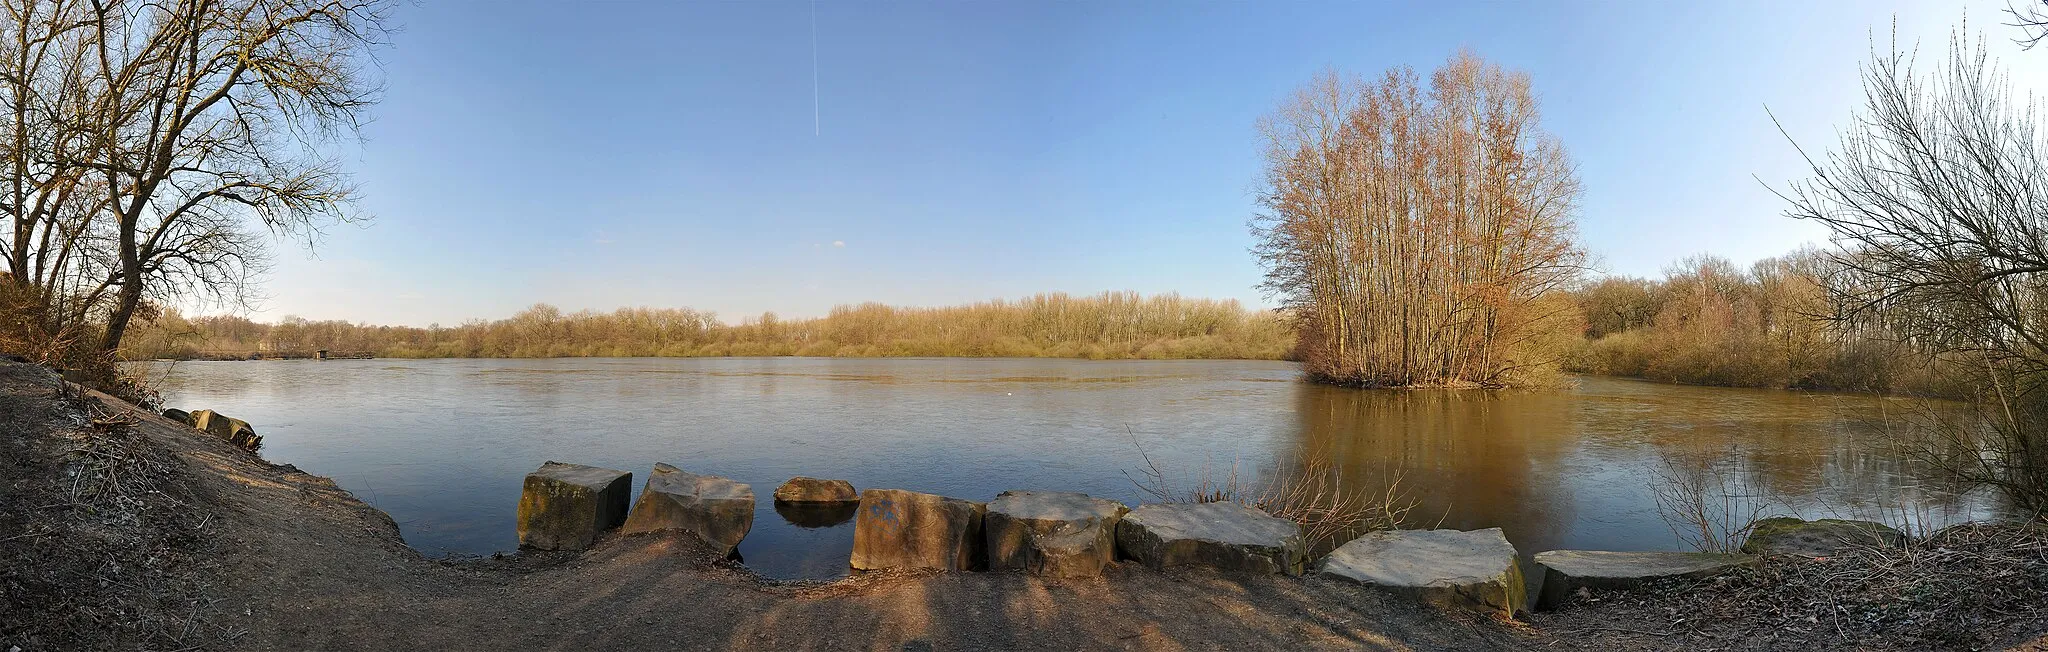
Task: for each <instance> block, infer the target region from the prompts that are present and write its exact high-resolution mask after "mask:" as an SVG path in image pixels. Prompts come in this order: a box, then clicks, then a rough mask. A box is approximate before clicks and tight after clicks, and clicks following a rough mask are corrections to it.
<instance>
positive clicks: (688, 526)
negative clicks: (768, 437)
mask: <svg viewBox="0 0 2048 652" xmlns="http://www.w3.org/2000/svg"><path fill="white" fill-rule="evenodd" d="M753 529H754V488H753V487H752V486H749V485H747V484H746V483H743V482H734V481H732V480H730V479H727V478H721V477H718V476H715V475H698V474H695V473H691V472H689V471H684V470H682V469H679V468H676V467H674V466H672V465H669V464H664V463H661V462H656V463H655V464H654V472H653V473H651V474H649V475H648V476H647V486H646V487H644V488H642V489H641V490H640V500H639V501H638V502H636V503H634V504H633V515H632V516H630V517H627V518H626V528H625V530H624V532H626V533H627V534H635V533H640V532H654V531H657V530H683V531H686V532H689V533H691V534H695V535H697V536H698V537H699V538H702V539H704V541H705V542H707V543H710V544H711V545H712V547H713V548H715V549H717V550H720V551H722V552H724V553H725V554H726V555H731V554H733V553H734V552H735V551H737V550H739V546H740V541H741V540H744V539H746V538H747V532H749V531H751V530H753Z"/></svg>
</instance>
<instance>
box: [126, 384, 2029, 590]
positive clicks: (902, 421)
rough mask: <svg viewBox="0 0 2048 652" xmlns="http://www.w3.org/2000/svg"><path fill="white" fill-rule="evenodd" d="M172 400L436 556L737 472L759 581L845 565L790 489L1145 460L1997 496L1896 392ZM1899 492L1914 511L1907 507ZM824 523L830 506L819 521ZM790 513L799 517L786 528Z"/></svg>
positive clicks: (1428, 497)
mask: <svg viewBox="0 0 2048 652" xmlns="http://www.w3.org/2000/svg"><path fill="white" fill-rule="evenodd" d="M155 372H156V373H159V374H164V373H167V374H168V375H167V377H166V380H165V381H164V383H163V386H164V396H165V399H166V402H167V404H168V405H171V406H174V407H181V408H186V409H198V408H212V409H215V410H219V411H221V412H224V413H227V414H229V415H231V416H235V417H239V418H242V419H245V420H247V421H249V422H250V423H251V424H254V425H255V427H256V429H257V431H258V432H260V433H262V434H263V436H264V449H263V454H264V457H266V458H268V459H270V460H271V461H274V462H280V463H291V464H295V465H297V466H298V467H299V468H301V469H304V470H305V471H307V472H309V473H314V474H319V475H324V476H328V477H331V478H333V479H334V480H335V481H336V482H338V483H340V485H341V486H342V487H344V488H346V489H348V490H349V491H351V492H354V493H355V494H356V495H357V496H358V497H361V498H362V499H363V500H365V501H368V502H370V503H371V504H374V505H375V506H377V507H378V508H381V509H383V510H384V511H386V512H389V513H390V514H391V515H392V517H393V518H395V519H396V520H397V521H398V523H399V526H400V528H401V529H402V530H403V531H404V534H405V539H406V541H407V542H408V543H410V544H411V545H413V546H414V547H417V548H419V549H421V550H424V551H427V552H429V553H469V554H485V553H490V552H494V551H508V550H512V549H514V548H515V547H516V544H517V540H516V535H515V533H514V527H513V525H514V524H513V517H514V513H515V511H516V509H517V505H518V501H519V492H520V486H521V482H522V479H523V477H524V476H525V474H526V473H528V472H530V471H532V470H533V469H534V467H536V466H539V465H540V463H541V462H543V461H547V460H558V461H564V462H576V463H581V464H592V465H598V466H605V467H610V468H616V469H621V470H629V471H632V472H633V475H634V482H635V487H634V490H635V494H636V496H637V494H638V490H639V486H638V485H639V484H640V483H642V482H644V481H645V480H646V477H647V472H648V469H649V467H651V466H652V465H653V463H654V462H657V461H660V462H668V463H671V464H674V465H676V466H679V467H682V468H684V469H686V470H689V471H693V472H698V473H708V474H714V475H722V476H726V477H730V478H734V479H736V480H739V481H742V482H747V483H751V484H752V485H753V486H754V492H755V494H756V495H757V496H758V497H759V498H760V499H761V500H760V506H759V510H760V511H759V513H758V514H757V515H756V516H755V520H754V529H753V532H752V534H750V535H749V536H748V537H747V539H746V541H745V542H744V543H742V544H741V546H740V552H741V554H742V555H743V556H744V557H745V559H746V562H747V564H748V565H749V566H751V567H753V568H755V569H756V570H759V571H760V572H762V573H763V574H765V575H768V576H771V577H783V578H799V577H807V578H821V577H833V576H837V575H841V574H844V573H845V567H846V560H847V555H848V553H849V551H850V550H851V548H852V541H853V532H852V525H851V523H843V524H839V525H828V526H825V527H806V526H817V525H821V523H820V522H819V520H818V519H817V518H815V517H808V518H807V517H805V515H792V516H794V517H795V519H794V520H795V521H797V522H792V519H789V518H785V517H784V516H783V515H780V514H778V513H776V511H775V509H774V507H773V506H772V502H773V501H772V500H769V494H770V493H772V492H773V491H774V490H775V487H776V486H777V485H779V484H781V483H782V481H783V480H786V479H788V478H789V477H791V476H795V475H809V476H815V477H824V478H843V479H846V480H850V481H852V482H853V483H854V485H855V486H856V487H862V488H868V487H877V488H904V489H912V490H917V491H925V492H932V493H940V494H945V495H949V496H956V497H960V498H968V499H972V500H989V499H992V498H994V497H995V495H996V494H997V493H999V492H1001V491H1004V490H1007V489H1040V490H1062V491H1082V492H1087V493H1090V494H1095V495H1099V496H1104V497H1109V498H1115V499H1120V500H1123V501H1125V502H1127V503H1132V504H1136V503H1138V502H1143V499H1145V498H1146V496H1145V494H1144V493H1143V492H1142V491H1140V490H1139V489H1138V488H1137V487H1136V486H1135V485H1134V483H1133V482H1132V480H1131V477H1133V476H1136V477H1143V476H1142V473H1141V470H1142V469H1144V468H1145V466H1146V465H1145V462H1144V461H1143V459H1142V458H1141V456H1140V455H1139V450H1140V449H1141V448H1142V450H1144V451H1145V452H1146V453H1147V454H1149V455H1150V456H1151V457H1152V459H1153V460H1154V461H1155V462H1157V463H1158V465H1159V466H1160V467H1161V468H1163V469H1166V470H1167V471H1169V473H1170V474H1171V476H1170V479H1171V480H1174V481H1175V482H1177V483H1182V484H1185V483H1188V482H1191V481H1192V480H1193V479H1194V478H1195V477H1196V476H1198V475H1199V474H1200V472H1201V471H1202V469H1204V468H1208V469H1211V470H1212V471H1215V472H1219V474H1220V472H1221V471H1224V470H1227V469H1228V468H1229V467H1230V466H1231V465H1232V464H1237V465H1239V467H1240V468H1242V469H1245V470H1246V471H1247V472H1250V471H1252V470H1253V469H1257V468H1264V467H1266V466H1267V465H1270V464H1273V463H1274V462H1275V461H1291V460H1299V459H1302V458H1303V456H1320V457H1321V458H1322V459H1327V460H1330V461H1331V462H1333V463H1334V464H1335V465H1336V466H1338V467H1340V468H1342V469H1343V471H1344V473H1345V474H1346V477H1347V482H1351V483H1359V484H1364V485H1374V484H1376V483H1384V481H1385V479H1386V478H1389V477H1393V476H1394V474H1399V475H1400V477H1401V478H1402V481H1401V482H1402V486H1403V487H1407V488H1408V489H1410V490H1411V491H1413V492H1414V493H1413V495H1414V496H1415V497H1416V498H1418V499H1419V500H1420V501H1421V503H1420V505H1419V506H1418V507H1417V508H1416V509H1415V511H1414V512H1412V514H1413V515H1414V516H1411V526H1413V525H1414V522H1415V521H1418V520H1419V521H1422V525H1424V526H1427V525H1431V524H1434V523H1435V522H1436V520H1437V519H1439V518H1441V519H1442V521H1443V526H1445V527H1454V528H1458V529H1471V528H1480V527H1496V526H1497V527H1501V528H1504V529H1506V531H1507V534H1508V538H1509V539H1510V540H1512V541H1513V542H1514V543H1515V545H1516V546H1517V548H1518V549H1520V550H1521V551H1522V552H1523V553H1524V554H1530V553H1534V552H1537V551H1542V550H1549V549H1556V548H1593V549H1605V550H1662V549H1682V547H1683V542H1682V540H1681V539H1680V538H1679V536H1678V535H1677V534H1675V533H1674V532H1673V531H1672V529H1671V527H1670V526H1669V525H1668V524H1667V523H1666V522H1665V521H1664V520H1663V518H1662V517H1660V516H1659V512H1658V510H1657V508H1656V504H1655V500H1654V498H1653V496H1654V494H1653V490H1652V485H1653V484H1654V483H1655V481H1656V478H1657V477H1658V476H1659V475H1660V474H1667V475H1668V473H1669V471H1668V469H1669V468H1671V466H1672V465H1673V464H1674V463H1677V465H1678V466H1679V467H1681V468H1690V467H1691V466H1692V465H1694V464H1695V463H1698V462H1702V461H1704V462H1711V463H1715V464H1718V465H1720V466H1721V467H1722V468H1727V469H1733V470H1735V471H1736V472H1738V473H1739V474H1740V475H1741V476H1742V477H1743V478H1745V481H1744V482H1745V486H1747V487H1750V488H1751V489H1747V490H1745V491H1755V492H1759V493H1769V494H1771V495H1774V496H1783V497H1784V498H1783V499H1782V501H1781V503H1780V504H1779V505H1778V506H1777V509H1775V510H1774V511H1779V512H1796V513H1799V514H1801V515H1803V516H1806V517H1808V518H1816V517H1821V516H1841V517H1866V518H1878V519H1880V520H1889V521H1899V520H1901V519H1902V518H1908V517H1910V518H1917V519H1928V520H1931V521H1932V522H1937V523H1939V522H1947V521H1953V520H1960V519H1967V518H1972V517H1977V516H1981V515H1983V514H1984V513H1986V512H1988V510H1990V509H1992V505H1991V504H1990V503H1991V501H1990V500H1989V499H1987V498H1984V497H1982V496H1963V497H1956V496H1950V495H1946V494H1941V493H1938V492H1935V491H1932V490H1929V489H1924V488H1923V483H1921V482H1920V481H1919V480H1917V478H1919V477H1921V476H1923V475H1926V474H1925V473H1922V472H1920V471H1919V470H1918V469H1916V467H1915V466H1914V465H1913V464H1910V463H1908V462H1907V461H1906V460H1905V459H1903V458H1902V457H1900V456H1897V455H1893V454H1889V453H1887V452H1885V451H1886V450H1887V447H1885V446H1882V445H1881V444H1880V442H1879V437H1878V432H1879V430H1880V429H1881V426H1880V425H1879V420H1880V419H1879V418H1880V417H1881V416H1882V415H1885V414H1887V413H1897V412H1898V411H1900V410H1903V409H1907V407H1908V406H1907V404H1906V403H1904V402H1897V401H1888V400H1883V399H1873V398H1867V397H1857V396H1843V395H1830V394H1808V393H1798V392H1784V391H1767V390H1740V389H1719V388H1699V387H1681V386H1671V385H1661V384H1653V383H1647V382H1639V381H1630V380H1617V379H1609V378H1591V377H1589V378H1582V379H1579V381H1578V384H1577V386H1576V387H1575V388H1571V389H1564V390H1555V391H1512V392H1481V391H1407V392H1403V391H1360V390H1349V389H1338V388H1328V387H1318V386H1313V385H1309V384H1306V383H1302V382H1299V381H1298V380H1297V378H1298V375H1299V372H1298V370H1297V368H1296V367H1295V366H1294V365H1293V364H1291V363H1284V362H1253V361H1082V360H1023V359H1015V360H1013V359H995V360H991V359H833V358H719V359H648V358H635V359H555V360H336V361H324V362H321V361H269V362H181V363H176V364H175V365H161V364H160V365H157V366H155ZM1902 503H1903V504H1902ZM828 521H829V519H828ZM799 522H800V523H802V525H799V524H798V523H799Z"/></svg>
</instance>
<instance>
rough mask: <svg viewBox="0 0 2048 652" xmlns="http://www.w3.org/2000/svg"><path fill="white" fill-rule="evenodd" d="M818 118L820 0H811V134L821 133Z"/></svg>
mask: <svg viewBox="0 0 2048 652" xmlns="http://www.w3.org/2000/svg"><path fill="white" fill-rule="evenodd" d="M819 125H820V122H819V120H818V0H811V135H813V136H816V135H819V134H820V133H821V130H820V129H819Z"/></svg>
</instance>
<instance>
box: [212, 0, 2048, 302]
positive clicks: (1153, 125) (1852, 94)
mask: <svg viewBox="0 0 2048 652" xmlns="http://www.w3.org/2000/svg"><path fill="white" fill-rule="evenodd" d="M1448 4H1450V3H1420V2H1417V3H1398V4H1396V3H1362V2H1360V3H1353V2H1345V3H1307V2H1286V3H1252V2H1215V3H1190V2H1058V3H1037V2H1033V3H1024V2H1017V3H989V2H972V3H970V2H904V3H878V2H844V1H833V0H825V1H821V2H818V3H817V4H816V5H815V12H816V13H815V17H816V23H817V58H816V61H817V65H816V67H815V74H816V87H815V88H816V92H815V108H816V111H815V113H814V93H813V73H814V68H813V65H812V61H813V57H812V32H811V24H812V23H811V21H812V18H813V5H812V4H811V3H809V2H768V1H764V2H720V3H701V4H682V3H666V2H659V3H657V2H647V3H627V2H589V3H564V2H488V3H487V2H460V1H443V2H428V3H420V4H417V5H406V6H403V7H402V8H401V11H400V12H399V13H398V14H397V16H396V18H397V22H398V23H399V24H400V25H402V27H403V31H402V32H400V33H398V34H395V35H393V36H392V37H391V39H390V41H391V42H390V45H389V46H388V47H386V48H384V49H382V50H380V52H379V58H380V60H381V74H382V75H383V78H384V81H385V84H386V93H385V95H384V98H383V101H382V103H381V104H379V105H378V106H377V107H376V108H375V109H374V110H373V113H372V115H373V122H371V123H370V124H369V125H368V126H367V127H366V128H365V130H364V133H363V135H364V136H365V140H364V142H362V143H361V144H360V145H356V144H354V143H349V144H348V147H346V148H344V149H343V151H344V161H345V163H346V164H347V165H348V167H349V168H350V169H352V170H353V171H354V172H355V174H356V181H357V182H358V183H359V185H360V186H361V190H362V192H363V195H364V200H363V202H362V204H361V208H362V209H364V211H365V212H367V213H369V214H371V215H373V216H374V218H375V219H374V221H372V222H370V223H369V224H368V225H367V226H362V227H357V226H340V227H336V228H334V229H331V230H330V231H329V232H328V234H327V237H326V238H325V239H324V240H323V242H322V244H321V245H320V248H319V250H318V252H317V253H309V252H308V251H307V250H306V249H305V248H304V247H301V246H296V245H292V244H289V243H281V244H279V245H278V246H277V247H276V250H275V260H274V269H273V271H272V272H271V273H270V274H268V275H267V277H266V278H265V280H264V285H263V294H264V295H265V298H263V299H262V300H261V301H260V303H259V305H258V309H257V310H255V311H254V312H253V313H251V316H253V317H256V318H258V319H266V320H268V319H277V318H280V317H283V316H286V315H297V316H301V317H306V318H311V319H347V320H351V321H368V322H372V323H394V324H413V325H425V324H428V323H434V322H438V323H442V324H455V323H459V322H461V321H463V320H465V319H470V318H479V317H483V318H499V317H503V316H506V315H509V314H510V313H512V312H514V311H516V310H518V309H520V308H522V307H524V306H526V305H530V304H533V303H536V302H547V303H552V304H555V305H557V306H561V307H562V308H565V309H568V310H578V309H585V308H594V309H600V310H609V309H612V308H616V307H621V306H663V307H666V306H690V307H695V308H699V309H704V310H711V311H715V312H717V313H718V314H719V315H720V316H721V318H723V319H725V320H726V321H731V322H737V321H739V320H740V319H742V318H744V317H748V316H752V315H758V314H760V313H761V312H763V311H771V310H772V311H775V312H777V313H778V314H780V315H783V316H812V315H819V314H823V313H824V312H825V311H827V310H828V309H829V308H830V307H831V306H832V305H834V304H840V303H851V302H861V301H881V302H885V303H891V304H903V305H940V304H951V303H960V302H967V301H975V300H981V299H988V298H996V297H1018V296H1023V295H1028V294H1031V293H1035V292H1042V291H1065V292H1075V293H1092V292H1098V291H1103V290H1125V289H1129V290H1139V291H1143V292H1148V293H1150V292H1168V291H1177V292H1180V293H1182V294H1186V295H1194V296H1210V297H1234V298H1239V299H1241V300H1244V301H1246V302H1247V303H1252V304H1260V303H1264V302H1265V299H1264V298H1263V297H1262V295H1261V293H1260V291H1259V290H1258V289H1257V287H1256V286H1257V284H1258V282H1259V280H1260V271H1259V268H1258V266H1257V263H1256V261H1255V260H1254V259H1253V258H1252V256H1251V255H1250V254H1249V253H1248V251H1247V249H1248V248H1249V247H1250V246H1251V244H1252V240H1251V236H1250V235H1249V233H1248V232H1247V230H1246V227H1245V224H1246V221H1247V219H1248V218H1249V217H1250V216H1251V215H1252V213H1253V211H1254V207H1253V205H1252V193H1253V190H1254V188H1255V185H1254V184H1255V181H1256V178H1257V175H1258V172H1259V158H1258V152H1259V144H1258V141H1257V138H1256V133H1255V132H1254V123H1255V121H1256V120H1257V119H1258V118H1259V116H1261V115H1263V114H1265V113H1267V112H1269V111H1271V110H1272V109H1273V108H1274V107H1275V106H1276V105H1277V104H1278V103H1279V102H1280V101H1281V100H1282V99H1283V98H1284V97H1285V96H1286V95H1287V94H1288V93H1289V92H1290V91H1292V90H1293V89H1294V88H1296V87H1298V86H1299V85H1301V84H1302V83H1304V82H1306V81H1307V80H1308V79H1309V78H1310V77H1311V76H1312V75H1314V74H1316V73H1317V72H1319V71H1322V70H1325V69H1336V70H1340V71H1345V72H1355V73H1361V74H1374V73H1377V72H1379V71H1381V70H1384V69H1386V68H1388V67H1392V66H1404V65H1405V66H1413V67H1415V68H1417V69H1419V70H1423V71H1427V70H1428V69H1430V68H1433V67H1434V66H1436V65H1437V64H1439V63H1441V62H1442V61H1443V60H1444V59H1445V58H1447V57H1448V56H1450V55H1451V54H1452V53H1453V52H1455V51H1456V50H1457V49H1458V48H1461V47H1469V48H1472V49H1473V50H1475V51H1477V52H1478V53H1479V54H1481V55H1482V56H1485V57H1487V58H1489V59H1492V60H1495V61H1498V62H1500V63H1503V64H1505V65H1508V66H1510V67H1514V68H1519V69H1522V70H1526V71H1528V72H1529V73H1530V74H1531V75H1532V77H1533V79H1534V83H1535V86H1536V89H1537V91H1538V92H1539V94H1540V95H1541V97H1542V99H1543V103H1544V105H1543V110H1544V123H1545V125H1546V127H1547V128H1548V129H1550V130H1551V131H1552V132H1553V133H1555V134H1557V135H1558V136H1559V137H1560V138H1561V139H1562V140H1563V141H1564V143H1565V145H1566V146H1567V147H1568V148H1569V149H1570V151H1571V152H1572V154H1573V156H1574V158H1575V159H1576V161H1577V162H1578V164H1579V174H1580V177H1581V179H1582V180H1583V182H1584V186H1585V197H1584V201H1583V210H1582V211H1581V214H1580V231H1581V234H1582V236H1583V240H1584V243H1585V245H1586V246H1587V248H1588V249H1590V250H1591V251H1592V252H1593V253H1594V254H1595V255H1596V256H1597V258H1598V260H1600V261H1601V262H1602V263H1603V265H1604V267H1605V268H1606V269H1608V270H1609V271H1612V272H1615V273H1624V274H1634V275H1654V274H1656V273H1657V272H1658V271H1659V270H1660V269H1662V268H1663V267H1664V266H1665V265H1666V264H1668V263H1670V262H1671V261H1673V260H1675V259H1677V258H1680V257H1683V256H1686V255H1690V254H1694V253H1701V252H1711V253H1716V254H1720V255H1723V256H1726V257H1729V258H1732V259H1734V260H1736V261H1737V262H1738V263H1746V262H1748V261H1751V260H1754V259H1756V258H1760V257H1765V256H1771V255H1776V254H1780V253H1783V252H1785V251H1788V250H1790V249H1792V248H1794V247H1797V246H1799V245H1800V244H1801V243H1805V242H1810V241H1817V240H1818V239H1820V237H1821V233H1820V232H1819V231H1818V229H1817V227H1814V226H1813V225H1810V224H1806V223H1801V222H1796V221H1793V220H1789V219H1786V218H1784V217H1782V216H1781V215H1780V213H1781V212H1782V211H1783V205H1782V203H1781V202H1780V200H1778V199H1777V198H1775V197H1773V196H1772V195H1771V194H1770V193H1769V191H1768V190H1767V189H1766V188H1765V187H1764V186H1763V185H1762V184H1760V183H1759V182H1758V179H1759V178H1760V179H1762V180H1763V181H1765V182H1769V183H1773V184H1780V185H1782V183H1783V182H1785V181H1787V180H1790V179H1794V178H1797V177H1799V176H1801V174H1802V168H1801V164H1800V162H1799V159H1798V158H1797V153H1796V152H1795V151H1793V149H1792V148H1791V147H1790V146H1789V145H1788V144H1787V143H1786V141H1785V140H1784V138H1783V137H1782V136H1780V135H1779V133H1778V131H1777V129H1776V128H1775V127H1774V126H1773V125H1772V124H1771V122H1770V119H1769V117H1768V116H1767V115H1766V114H1765V111H1764V109H1765V106H1766V105H1768V106H1769V107H1770V108H1771V110H1773V111H1775V112H1776V113H1777V115H1778V118H1779V119H1780V120H1781V121H1783V123H1784V124H1785V127H1786V128H1787V129H1788V130H1789V131H1790V132H1791V133H1792V134H1793V136H1794V137H1796V138H1798V139H1799V140H1800V141H1801V143H1802V144H1804V145H1806V146H1808V148H1809V149H1818V148H1820V147H1824V146H1825V145H1827V144H1829V143H1830V142H1831V141H1832V139H1833V137H1834V136H1833V134H1834V130H1835V129H1836V128H1837V127H1838V126H1840V125H1843V124H1846V123H1847V121H1848V119H1849V116H1850V111H1851V110H1852V109H1853V108H1854V107H1855V106H1856V104H1857V103H1858V102H1859V101H1860V99H1861V95H1860V91H1859V86H1858V83H1857V74H1858V65H1859V64H1861V63H1862V62H1863V61H1865V60H1866V59H1867V58H1868V54H1869V47H1870V38H1871V37H1872V36H1873V35H1874V36H1876V37H1877V38H1878V39H1880V41H1881V43H1880V46H1882V45H1883V43H1882V41H1888V40H1889V38H1890V36H1889V35H1890V32H1891V26H1892V23H1893V20H1894V19H1895V18H1896V20H1897V21H1898V23H1899V29H1900V33H1901V38H1902V40H1904V41H1907V42H1908V43H1910V42H1913V41H1916V40H1917V41H1918V42H1919V43H1920V44H1921V49H1922V50H1923V52H1926V53H1927V54H1928V55H1940V54H1942V53H1943V52H1944V51H1945V48H1946V38H1947V34H1948V33H1949V31H1950V30H1951V29H1952V28H1953V26H1954V25H1955V24H1956V23H1957V22H1959V21H1960V20H1961V19H1962V18H1963V17H1964V15H1965V11H1967V12H1968V15H1969V16H1970V17H1971V29H1972V30H1973V31H1976V32H1980V33H1983V34H1986V35H1988V36H1989V38H1990V41H1991V47H1992V48H1993V52H1994V53H1995V54H1996V55H1998V56H2000V57H2001V58H2002V59H2003V61H2004V62H2005V64H2006V65H2007V67H2008V69H2009V70H2011V71H2013V73H2014V76H2015V77H2016V78H2018V79H2019V80H2021V83H2022V84H2023V86H2024V85H2027V84H2032V83H2033V82H2034V80H2042V79H2048V49H2041V50H2036V51H2033V52H2021V51H2020V50H2019V48H2018V47H2017V46H2015V45H2012V44H2011V43H2010V42H2009V40H2008V39H2009V37H2010V36H2011V32H2010V31H2009V30H2010V28H2006V27H2003V26H2000V25H1998V24H1997V23H1998V22H1999V19H2000V16H1999V14H1998V9H1999V8H2001V7H2003V6H2004V4H2003V2H2002V1H2000V0H1982V1H1971V2H1942V1H1919V2H1875V1H1865V2H1825V3H1823V2H1811V3H1808V2H1798V3H1783V2H1726V3H1724V2H1711V3H1701V2H1686V3H1678V2H1672V3H1663V2H1643V3H1633V2H1631V3H1624V2H1598V3H1592V2H1588V3H1550V2H1542V3H1510V2H1488V3H1469V4H1464V5H1461V6H1456V7H1446V6H1440V5H1448ZM814 120H815V122H814ZM217 310H218V309H217V308H216V309H214V310H209V311H217Z"/></svg>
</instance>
